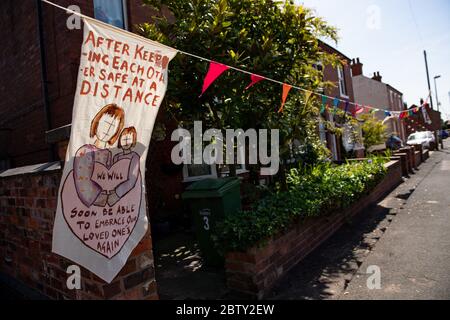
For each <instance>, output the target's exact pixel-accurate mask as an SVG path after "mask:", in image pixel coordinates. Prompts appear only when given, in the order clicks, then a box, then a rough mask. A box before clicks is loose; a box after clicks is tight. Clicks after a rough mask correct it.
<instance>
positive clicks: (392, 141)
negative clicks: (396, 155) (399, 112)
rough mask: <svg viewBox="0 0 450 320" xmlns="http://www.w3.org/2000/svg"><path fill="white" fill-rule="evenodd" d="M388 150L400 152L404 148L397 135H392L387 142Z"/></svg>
mask: <svg viewBox="0 0 450 320" xmlns="http://www.w3.org/2000/svg"><path fill="white" fill-rule="evenodd" d="M386 148H387V149H391V150H398V149H400V148H403V141H402V139H400V138H399V137H397V136H396V135H391V136H389V138H388V139H387V140H386Z"/></svg>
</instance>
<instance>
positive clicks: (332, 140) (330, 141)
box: [320, 42, 355, 160]
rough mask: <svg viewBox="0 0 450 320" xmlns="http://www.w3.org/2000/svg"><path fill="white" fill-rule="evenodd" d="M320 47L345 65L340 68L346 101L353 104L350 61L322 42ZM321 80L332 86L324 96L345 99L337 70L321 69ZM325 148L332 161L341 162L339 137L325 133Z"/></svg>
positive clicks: (328, 116) (341, 153)
mask: <svg viewBox="0 0 450 320" xmlns="http://www.w3.org/2000/svg"><path fill="white" fill-rule="evenodd" d="M320 47H321V48H322V50H324V51H325V52H327V53H331V54H336V55H338V56H339V58H340V59H342V60H343V61H345V63H344V64H343V66H342V67H343V70H344V78H345V84H346V87H347V93H348V100H349V101H350V102H355V94H354V93H355V91H354V87H353V82H352V73H351V66H350V63H351V60H350V59H349V58H348V57H346V56H345V55H344V54H342V53H341V52H339V51H338V50H336V49H335V48H333V47H331V46H329V45H327V44H325V43H323V42H321V43H320ZM323 80H324V81H328V82H332V83H333V84H334V86H333V87H331V88H327V89H326V90H325V92H324V94H326V95H327V96H330V97H338V98H340V99H342V100H345V99H347V97H343V96H341V94H340V91H339V85H338V83H339V76H338V70H337V69H336V68H334V67H333V66H331V65H325V66H324V68H323ZM341 108H342V104H341ZM353 108H354V107H353V106H350V108H349V111H350V112H351V111H352V109H353ZM326 113H327V112H326ZM325 116H326V119H327V120H329V119H330V115H329V114H326V115H325ZM327 148H328V149H329V150H331V151H332V153H333V156H334V160H341V159H342V158H343V154H344V152H345V150H344V148H343V146H342V139H341V138H340V137H337V136H335V135H333V134H330V133H327Z"/></svg>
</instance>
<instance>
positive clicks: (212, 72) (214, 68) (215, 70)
mask: <svg viewBox="0 0 450 320" xmlns="http://www.w3.org/2000/svg"><path fill="white" fill-rule="evenodd" d="M228 69H230V67H228V66H226V65H224V64H221V63H217V62H214V61H211V62H210V63H209V69H208V73H207V74H206V77H205V80H203V89H202V94H201V95H200V97H201V96H202V95H203V94H204V93H205V91H206V89H208V87H209V86H210V85H211V84H212V83H213V82H214V81H215V80H216V79H217V78H218V77H220V75H221V74H222V73H224V72H225V71H227V70H228ZM200 97H199V98H200Z"/></svg>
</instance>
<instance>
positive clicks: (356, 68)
mask: <svg viewBox="0 0 450 320" xmlns="http://www.w3.org/2000/svg"><path fill="white" fill-rule="evenodd" d="M362 67H363V64H362V63H361V62H359V58H356V59H353V60H352V65H351V68H352V75H353V77H356V76H360V75H362V74H363V69H362Z"/></svg>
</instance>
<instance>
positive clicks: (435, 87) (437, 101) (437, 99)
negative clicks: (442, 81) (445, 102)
mask: <svg viewBox="0 0 450 320" xmlns="http://www.w3.org/2000/svg"><path fill="white" fill-rule="evenodd" d="M440 77H441V75H438V76H435V77H434V91H435V92H436V105H437V111H439V98H438V91H437V84H436V79H439V78H440Z"/></svg>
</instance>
